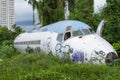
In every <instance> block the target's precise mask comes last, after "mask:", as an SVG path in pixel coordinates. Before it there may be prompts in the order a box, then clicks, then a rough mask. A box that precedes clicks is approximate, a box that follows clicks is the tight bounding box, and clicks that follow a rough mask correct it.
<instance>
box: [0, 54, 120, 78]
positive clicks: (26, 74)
mask: <svg viewBox="0 0 120 80" xmlns="http://www.w3.org/2000/svg"><path fill="white" fill-rule="evenodd" d="M119 74H120V66H119V65H114V66H112V67H110V66H107V65H92V64H77V63H74V62H72V61H70V60H69V59H68V58H66V59H64V58H63V59H59V58H58V57H55V56H52V55H46V54H43V53H40V54H26V55H23V54H19V55H16V56H13V57H12V58H6V59H3V60H2V61H1V62H0V80H120V76H119Z"/></svg>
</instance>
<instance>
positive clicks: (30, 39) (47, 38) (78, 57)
mask: <svg viewBox="0 0 120 80" xmlns="http://www.w3.org/2000/svg"><path fill="white" fill-rule="evenodd" d="M57 38H58V33H55V32H48V31H46V32H35V33H23V34H20V35H19V36H18V37H16V39H15V41H14V46H15V48H17V49H18V50H19V51H20V52H22V53H26V49H27V48H28V47H30V48H31V49H32V50H33V52H36V51H38V52H41V51H44V52H46V53H52V54H53V55H59V56H60V57H64V55H65V54H67V53H69V56H70V58H71V59H72V60H74V61H77V62H86V63H88V62H92V63H94V64H99V63H101V64H105V58H106V56H107V55H108V54H109V53H111V52H112V53H115V54H116V55H117V53H116V51H115V50H114V49H113V47H112V46H111V45H110V44H109V43H108V42H107V41H106V40H105V39H103V38H101V37H100V36H99V35H97V34H96V33H94V34H89V35H83V36H76V37H70V38H69V39H67V40H62V41H58V40H57ZM62 38H64V36H63V37H62Z"/></svg>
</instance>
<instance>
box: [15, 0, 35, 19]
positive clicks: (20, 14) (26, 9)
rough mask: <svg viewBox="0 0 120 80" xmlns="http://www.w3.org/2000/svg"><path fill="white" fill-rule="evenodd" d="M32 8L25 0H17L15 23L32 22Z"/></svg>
mask: <svg viewBox="0 0 120 80" xmlns="http://www.w3.org/2000/svg"><path fill="white" fill-rule="evenodd" d="M32 13H33V11H32V7H31V5H28V3H27V2H26V1H25V0H15V21H27V20H32Z"/></svg>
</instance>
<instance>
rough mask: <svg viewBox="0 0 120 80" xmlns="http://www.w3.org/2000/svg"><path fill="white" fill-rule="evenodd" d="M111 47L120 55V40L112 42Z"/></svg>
mask: <svg viewBox="0 0 120 80" xmlns="http://www.w3.org/2000/svg"><path fill="white" fill-rule="evenodd" d="M113 47H114V48H115V50H116V51H117V53H118V55H119V56H120V41H118V42H117V43H113Z"/></svg>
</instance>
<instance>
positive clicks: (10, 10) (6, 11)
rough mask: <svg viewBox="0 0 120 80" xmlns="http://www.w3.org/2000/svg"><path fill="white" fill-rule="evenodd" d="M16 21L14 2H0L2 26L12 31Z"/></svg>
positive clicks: (10, 0)
mask: <svg viewBox="0 0 120 80" xmlns="http://www.w3.org/2000/svg"><path fill="white" fill-rule="evenodd" d="M13 24H15V21H14V0H0V26H7V27H8V29H9V30H11V29H12V25H13Z"/></svg>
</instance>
